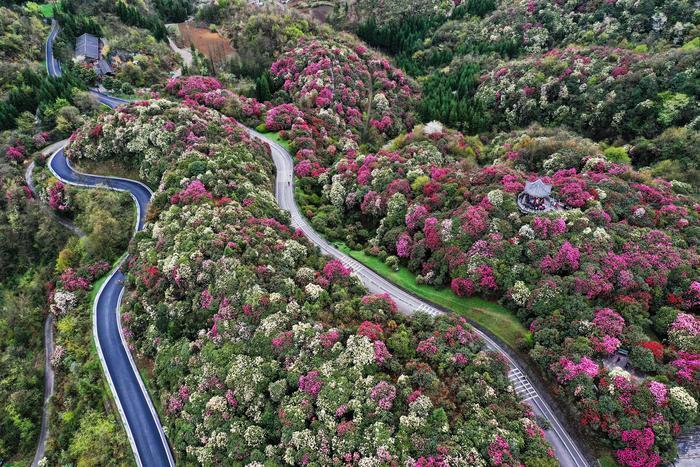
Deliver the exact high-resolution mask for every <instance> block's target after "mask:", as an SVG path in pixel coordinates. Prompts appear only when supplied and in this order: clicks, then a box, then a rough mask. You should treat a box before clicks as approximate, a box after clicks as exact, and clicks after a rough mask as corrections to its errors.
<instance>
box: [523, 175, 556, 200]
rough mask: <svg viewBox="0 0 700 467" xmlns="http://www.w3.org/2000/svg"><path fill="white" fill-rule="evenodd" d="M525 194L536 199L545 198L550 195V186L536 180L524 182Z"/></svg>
mask: <svg viewBox="0 0 700 467" xmlns="http://www.w3.org/2000/svg"><path fill="white" fill-rule="evenodd" d="M525 193H527V194H528V195H530V196H534V197H536V198H546V197H547V196H549V195H550V194H551V193H552V185H550V184H549V183H545V182H543V181H542V179H540V178H538V179H537V180H535V181H534V182H525Z"/></svg>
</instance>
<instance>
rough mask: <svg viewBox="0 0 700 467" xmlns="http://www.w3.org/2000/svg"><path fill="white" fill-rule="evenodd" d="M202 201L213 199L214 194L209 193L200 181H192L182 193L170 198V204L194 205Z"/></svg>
mask: <svg viewBox="0 0 700 467" xmlns="http://www.w3.org/2000/svg"><path fill="white" fill-rule="evenodd" d="M201 199H212V194H211V193H209V192H208V191H207V189H206V187H205V186H204V184H203V183H202V182H201V181H200V180H192V181H191V182H189V183H188V184H187V186H186V187H185V188H184V189H183V190H182V191H180V192H178V193H175V194H174V195H173V196H171V197H170V203H171V204H192V203H196V202H197V201H199V200H201Z"/></svg>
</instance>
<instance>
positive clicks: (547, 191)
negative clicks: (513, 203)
mask: <svg viewBox="0 0 700 467" xmlns="http://www.w3.org/2000/svg"><path fill="white" fill-rule="evenodd" d="M551 193H552V185H550V184H548V183H545V182H543V181H542V179H540V178H538V179H537V180H535V181H534V182H525V189H524V190H523V192H522V193H520V194H519V195H518V207H519V208H520V210H521V211H523V212H525V213H528V214H539V213H544V212H549V211H555V210H558V209H561V208H562V205H561V203H559V202H558V201H557V200H555V199H554V198H552V197H551V196H550V195H551Z"/></svg>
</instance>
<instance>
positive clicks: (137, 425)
mask: <svg viewBox="0 0 700 467" xmlns="http://www.w3.org/2000/svg"><path fill="white" fill-rule="evenodd" d="M58 32H59V26H58V24H57V23H56V21H53V22H52V24H51V32H50V33H49V36H48V38H47V40H46V47H45V51H46V71H47V73H48V74H49V76H53V77H57V76H60V75H61V65H60V63H59V62H58V60H56V59H55V58H54V55H53V41H54V39H55V38H56V35H57V34H58ZM90 92H91V94H92V95H94V96H95V97H96V98H97V100H98V101H99V102H101V103H102V104H104V105H106V106H108V107H110V108H115V107H117V106H119V105H121V104H124V103H126V102H127V101H125V100H124V99H119V98H116V97H112V96H110V95H107V94H103V93H101V92H99V91H97V90H95V89H90ZM64 149H65V144H62V145H60V147H59V148H58V149H57V150H56V151H55V152H54V153H53V155H52V156H51V158H50V159H49V162H48V167H49V169H50V170H51V172H52V173H53V174H54V176H56V178H58V179H59V180H61V181H63V182H64V183H67V184H70V185H76V186H82V187H87V188H95V187H101V188H107V189H112V190H118V191H126V192H128V193H129V194H130V195H131V197H132V198H133V199H134V202H135V203H136V222H135V232H138V231H140V230H141V229H142V228H143V225H144V221H145V217H146V213H147V211H148V205H149V203H150V201H151V197H152V196H153V193H152V192H151V190H150V189H149V188H148V187H147V186H146V185H144V184H143V183H140V182H136V181H133V180H127V179H122V178H118V177H105V176H98V175H90V174H84V173H80V172H78V171H76V170H74V169H73V167H72V166H71V165H70V162H69V161H68V159H67V158H66V156H65V153H64ZM125 260H126V256H125V257H124V258H123V259H122V260H121V262H120V263H119V264H118V265H117V266H116V267H115V268H114V269H112V271H111V272H110V273H109V275H108V276H107V279H106V280H105V282H104V283H103V285H102V287H101V288H100V290H99V291H98V292H97V295H96V297H95V302H94V306H93V320H92V323H93V328H92V332H93V338H94V340H95V345H96V347H97V352H98V355H99V357H100V362H101V363H102V368H103V370H104V372H105V376H106V377H107V382H108V383H109V386H110V389H111V391H112V394H113V396H114V399H115V401H116V403H117V409H118V411H119V415H120V417H121V419H122V422H123V424H124V428H125V429H126V433H127V436H128V438H129V443H130V444H131V448H132V451H133V452H134V457H135V459H136V463H137V464H138V465H139V466H147V467H150V466H154V467H155V466H158V467H160V466H174V465H175V461H174V459H173V456H172V453H171V451H170V446H169V445H168V441H167V439H166V437H165V433H164V431H163V427H162V425H161V423H160V420H159V419H158V414H157V413H156V410H155V408H154V406H153V403H152V402H151V399H150V397H149V395H148V391H146V388H145V386H144V384H143V381H142V380H141V376H140V374H139V372H138V369H137V368H136V364H135V363H134V359H133V357H132V356H131V353H130V352H129V348H128V346H127V344H126V342H125V340H124V337H123V333H122V329H121V319H120V311H119V305H120V303H121V297H122V294H123V292H124V285H123V282H124V275H123V273H122V272H121V271H120V268H121V265H122V264H123V263H124V261H125Z"/></svg>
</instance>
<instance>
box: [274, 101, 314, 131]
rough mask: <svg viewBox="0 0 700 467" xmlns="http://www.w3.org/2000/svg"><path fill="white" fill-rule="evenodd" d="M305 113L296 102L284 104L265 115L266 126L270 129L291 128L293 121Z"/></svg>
mask: <svg viewBox="0 0 700 467" xmlns="http://www.w3.org/2000/svg"><path fill="white" fill-rule="evenodd" d="M303 115H304V114H303V113H302V111H301V110H299V109H298V108H297V106H295V105H294V104H282V105H278V106H277V107H273V108H271V109H270V110H268V111H267V114H266V115H265V128H267V130H268V131H279V130H289V129H291V128H292V123H294V121H295V120H296V119H297V118H300V117H302V116H303Z"/></svg>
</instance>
